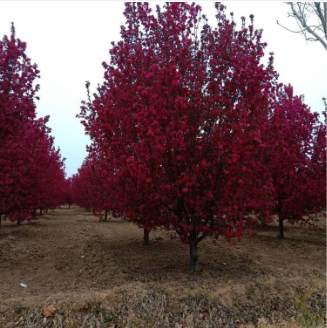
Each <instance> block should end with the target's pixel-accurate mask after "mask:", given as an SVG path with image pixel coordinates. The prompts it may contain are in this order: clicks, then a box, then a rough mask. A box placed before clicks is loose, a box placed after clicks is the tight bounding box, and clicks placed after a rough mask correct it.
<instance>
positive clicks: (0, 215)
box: [0, 211, 2, 227]
mask: <svg viewBox="0 0 327 328" xmlns="http://www.w3.org/2000/svg"><path fill="white" fill-rule="evenodd" d="M1 217H2V214H1V211H0V227H1Z"/></svg>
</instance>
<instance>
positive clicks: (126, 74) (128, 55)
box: [80, 3, 276, 270]
mask: <svg viewBox="0 0 327 328" xmlns="http://www.w3.org/2000/svg"><path fill="white" fill-rule="evenodd" d="M216 10H217V15H216V18H217V27H216V28H212V27H211V26H210V25H209V24H208V22H207V20H206V18H205V17H204V16H203V15H202V13H201V8H200V7H199V6H198V5H195V4H191V5H189V4H187V3H170V4H166V5H164V6H163V9H161V8H159V7H157V10H156V14H155V15H154V14H152V13H151V9H150V7H149V5H148V4H147V3H137V4H136V3H127V4H126V9H125V12H124V14H125V17H126V24H125V26H123V27H122V30H121V41H119V42H118V43H117V44H113V45H112V48H111V50H110V54H111V62H110V64H104V67H105V82H104V84H103V85H102V86H101V87H100V88H99V89H98V92H97V94H95V96H94V99H93V100H92V101H89V102H88V103H86V104H84V106H83V107H82V111H81V114H80V117H82V118H83V119H84V121H83V123H84V125H85V127H86V131H87V133H88V134H89V135H90V137H91V139H92V141H93V142H94V143H95V144H96V145H97V147H96V149H97V151H98V152H101V153H102V155H101V157H102V158H104V159H105V161H106V163H105V166H103V167H105V170H106V182H107V184H108V185H109V186H110V188H112V189H113V191H114V192H112V194H111V196H109V197H111V200H110V204H111V207H112V209H113V210H114V211H116V213H120V214H121V215H123V216H125V217H127V218H128V219H129V220H131V221H134V222H136V223H137V224H138V225H139V226H141V227H143V228H145V229H147V231H150V230H151V229H152V228H154V227H158V226H162V227H166V228H173V229H175V230H176V232H177V233H178V234H179V236H180V238H181V240H182V241H183V242H184V243H188V244H189V246H190V264H191V269H193V270H195V269H196V267H197V260H198V254H197V245H198V243H199V242H200V241H201V240H203V239H204V238H205V237H207V236H211V237H215V238H217V237H218V236H221V235H223V236H225V237H226V238H227V240H228V241H231V240H233V241H234V240H239V239H240V238H241V237H242V236H243V235H244V234H245V233H246V231H247V230H248V228H249V227H252V226H253V225H255V224H256V223H258V222H259V220H260V219H262V218H265V219H268V221H269V218H270V208H271V207H272V205H273V201H272V184H271V179H270V176H269V170H267V167H266V165H265V163H264V161H262V157H263V156H264V155H263V154H264V153H265V148H266V147H267V144H265V143H264V142H263V136H264V135H265V133H266V129H267V128H268V127H269V115H268V114H269V113H270V112H271V110H272V106H273V102H274V93H275V91H276V90H275V85H276V73H275V71H274V69H273V66H272V61H273V59H272V57H271V58H270V59H269V62H268V65H267V66H263V65H262V63H261V62H262V57H263V55H264V48H265V43H263V42H262V41H261V31H258V30H255V29H254V27H253V24H252V22H251V24H250V25H249V26H247V27H245V21H244V20H243V24H242V28H241V29H239V30H237V29H236V25H235V23H234V22H233V21H232V20H228V19H226V18H225V12H224V10H225V7H224V6H223V5H221V4H216ZM254 213H255V214H257V216H253V215H252V214H254Z"/></svg>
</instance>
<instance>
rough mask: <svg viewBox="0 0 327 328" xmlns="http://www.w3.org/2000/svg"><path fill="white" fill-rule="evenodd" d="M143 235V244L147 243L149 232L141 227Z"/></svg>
mask: <svg viewBox="0 0 327 328" xmlns="http://www.w3.org/2000/svg"><path fill="white" fill-rule="evenodd" d="M143 231H144V235H143V245H149V232H148V230H146V229H143Z"/></svg>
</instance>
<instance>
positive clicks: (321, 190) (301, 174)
mask: <svg viewBox="0 0 327 328" xmlns="http://www.w3.org/2000/svg"><path fill="white" fill-rule="evenodd" d="M270 123H271V130H270V132H269V133H268V134H267V137H268V138H269V139H270V141H268V142H269V143H270V147H269V153H270V157H271V158H270V160H269V165H270V169H271V175H272V178H273V186H274V195H275V204H276V206H275V214H276V215H278V217H279V223H280V238H284V231H283V221H284V220H288V221H289V222H291V223H294V222H299V223H306V222H311V221H312V220H313V217H312V215H313V214H316V213H318V212H319V211H321V210H322V209H323V208H324V207H325V205H326V138H325V131H326V125H325V124H323V123H321V122H320V121H319V119H318V114H317V113H311V112H310V110H309V108H308V107H307V106H306V105H305V104H304V103H303V102H302V99H301V98H300V97H297V96H294V95H293V88H292V87H291V86H288V87H285V88H284V89H282V90H280V91H279V94H278V100H277V105H276V108H275V109H274V112H273V115H272V118H271V122H270Z"/></svg>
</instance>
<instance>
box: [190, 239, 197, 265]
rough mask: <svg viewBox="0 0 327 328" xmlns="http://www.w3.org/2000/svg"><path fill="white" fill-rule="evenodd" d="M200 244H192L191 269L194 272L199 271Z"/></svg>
mask: <svg viewBox="0 0 327 328" xmlns="http://www.w3.org/2000/svg"><path fill="white" fill-rule="evenodd" d="M198 258H199V256H198V243H197V242H193V243H192V244H190V268H191V270H192V271H197V269H198Z"/></svg>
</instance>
